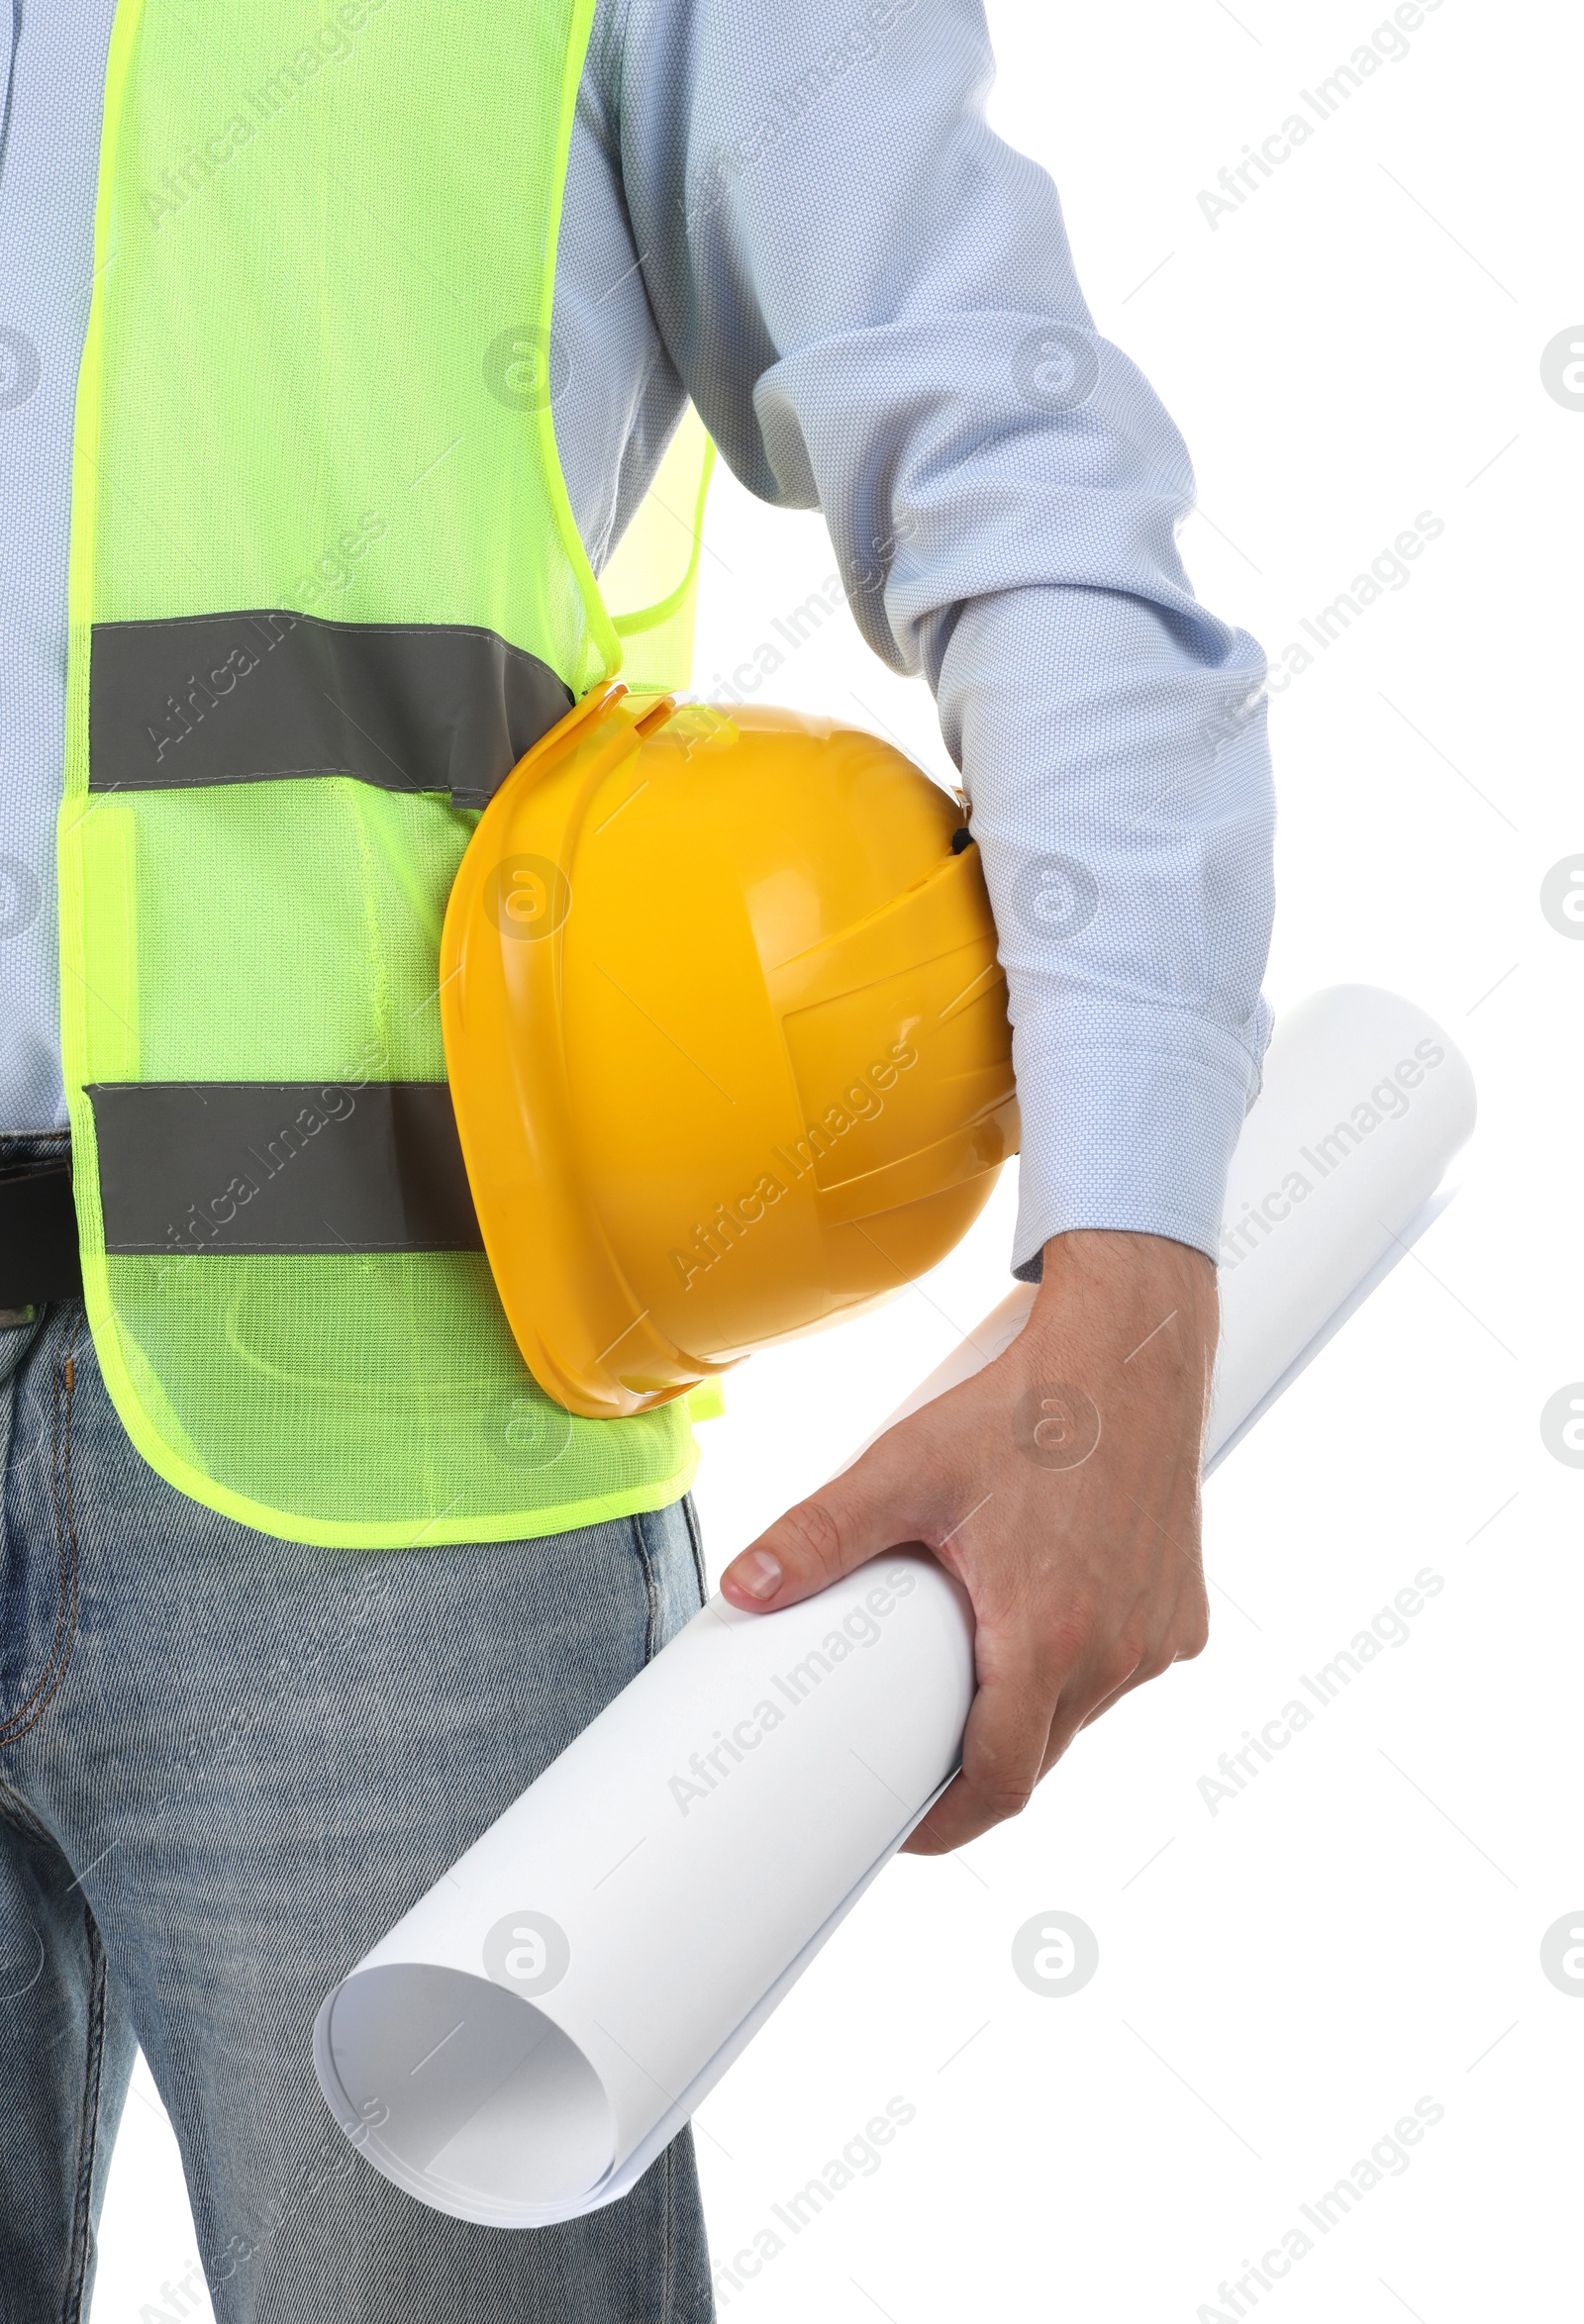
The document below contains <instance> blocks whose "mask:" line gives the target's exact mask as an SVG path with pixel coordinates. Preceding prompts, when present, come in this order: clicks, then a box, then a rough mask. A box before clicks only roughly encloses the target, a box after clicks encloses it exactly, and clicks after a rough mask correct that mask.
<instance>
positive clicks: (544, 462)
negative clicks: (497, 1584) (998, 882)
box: [60, 0, 694, 1545]
mask: <svg viewBox="0 0 1584 2324" xmlns="http://www.w3.org/2000/svg"><path fill="white" fill-rule="evenodd" d="M590 14H591V0H531V4H530V5H523V4H522V0H512V4H507V0H499V4H497V5H493V6H479V7H474V8H470V9H468V10H466V11H461V12H455V13H450V12H447V13H445V14H442V13H440V12H437V11H435V10H433V9H430V8H427V7H421V6H419V5H418V0H366V4H365V0H354V4H353V5H351V6H348V7H343V8H340V9H338V10H336V11H335V12H334V13H333V15H331V14H325V13H322V12H321V10H320V9H319V8H318V7H317V6H303V5H298V4H287V0H211V4H209V5H206V8H205V10H204V18H203V29H202V37H201V38H194V36H193V32H192V28H191V25H190V23H189V22H188V21H187V20H186V18H185V16H184V15H178V14H175V13H173V12H172V11H171V10H169V9H168V8H166V7H165V6H163V5H150V6H149V7H148V8H143V7H141V6H140V5H137V4H136V0H134V4H130V5H129V0H123V4H122V6H121V8H120V9H119V11H118V15H117V19H116V25H115V30H114V34H113V38H112V44H111V55H110V65H109V72H108V80H107V98H106V107H105V128H104V140H103V151H102V155H101V170H100V198H99V211H98V220H97V229H96V240H97V248H96V264H95V292H94V302H93V310H92V315H91V320H90V327H89V334H88V341H87V347H86V351H85V354H84V359H83V369H82V375H81V380H80V383H79V391H78V416H77V439H76V458H75V466H74V478H73V515H72V567H71V613H72V631H71V661H70V669H69V676H68V704H69V708H68V746H67V795H66V801H65V805H64V807H63V810H62V818H61V844H60V875H61V943H62V1014H63V1020H64V1024H63V1030H64V1048H65V1062H66V1074H67V1083H68V1098H69V1101H70V1106H71V1117H72V1129H73V1142H74V1153H75V1175H76V1184H77V1193H78V1204H79V1214H80V1218H81V1224H82V1236H83V1266H84V1281H85V1287H86V1293H87V1300H88V1307H89V1313H90V1319H91V1321H92V1323H93V1327H94V1331H95V1338H96V1344H97V1347H98V1349H99V1353H100V1357H101V1362H102V1364H103V1369H104V1373H105V1377H106V1380H107V1382H108V1384H109V1386H110V1390H111V1394H112V1396H113V1397H114V1399H115V1401H116V1404H117V1407H118V1409H119V1411H120V1413H121V1416H122V1418H123V1420H124V1421H125V1422H126V1425H127V1427H128V1429H129V1431H130V1433H131V1434H132V1436H133V1439H134V1441H135V1442H136V1443H137V1445H138V1446H139V1448H140V1450H141V1451H142V1452H143V1453H144V1454H145V1456H146V1457H147V1458H148V1460H149V1461H150V1462H151V1463H152V1465H153V1466H154V1467H155V1468H156V1469H157V1470H159V1472H160V1473H161V1474H162V1475H163V1476H165V1477H166V1478H168V1479H169V1480H170V1482H172V1483H173V1484H175V1485H177V1486H178V1487H180V1488H181V1489H182V1490H183V1491H186V1492H188V1493H190V1494H192V1495H193V1496H194V1497H195V1498H197V1499H199V1500H201V1501H205V1502H207V1503H209V1504H210V1505H211V1506H214V1507H216V1508H219V1509H222V1510H224V1511H226V1512H227V1513H228V1514H230V1515H233V1516H235V1517H238V1518H240V1519H242V1520H243V1521H245V1522H248V1523H252V1524H255V1525H259V1526H261V1527H263V1528H264V1529H266V1530H270V1531H273V1532H276V1533H279V1534H282V1535H284V1536H286V1537H288V1538H294V1539H302V1540H312V1541H324V1542H346V1543H365V1544H369V1545H373V1544H379V1543H398V1542H418V1541H422V1542H444V1541H447V1540H477V1539H498V1538H507V1537H510V1536H513V1535H516V1534H523V1533H534V1532H541V1531H547V1530H551V1529H555V1528H558V1527H561V1526H564V1525H568V1524H574V1523H578V1522H583V1521H586V1520H589V1519H591V1518H594V1517H598V1516H604V1515H612V1514H617V1513H620V1512H623V1511H627V1510H633V1509H638V1508H644V1507H652V1506H655V1505H658V1504H659V1503H661V1502H663V1501H666V1500H669V1499H671V1498H673V1497H674V1495H675V1494H677V1493H678V1492H680V1491H682V1490H683V1489H684V1488H685V1487H686V1485H687V1483H688V1481H689V1479H690V1477H691V1474H692V1466H693V1459H694V1455H693V1449H692V1444H691V1436H690V1432H689V1429H688V1425H687V1419H686V1414H685V1410H684V1407H683V1405H682V1404H680V1403H678V1404H673V1405H670V1406H667V1407H666V1408H665V1409H663V1410H662V1411H660V1412H657V1413H653V1414H650V1415H645V1416H644V1417H643V1418H640V1419H637V1420H630V1421H606V1422H589V1421H580V1420H574V1419H571V1418H570V1417H569V1416H568V1415H566V1414H564V1413H562V1412H561V1411H560V1410H559V1408H558V1407H556V1406H554V1405H552V1404H550V1403H549V1402H548V1400H547V1399H545V1397H544V1396H543V1394H542V1393H541V1392H540V1390H539V1389H538V1388H537V1386H536V1385H535V1383H534V1382H533V1380H532V1378H531V1377H530V1375H529V1374H528V1372H527V1370H526V1368H525V1366H524V1365H523V1363H522V1360H521V1358H520V1356H519V1355H518V1354H517V1351H516V1348H515V1346H514V1345H513V1343H512V1341H511V1339H510V1336H509V1333H508V1331H507V1328H506V1325H505V1321H504V1318H503V1316H502V1314H501V1310H500V1307H499V1304H498V1302H497V1300H496V1298H495V1295H494V1291H493V1287H492V1285H491V1283H490V1280H489V1276H488V1272H487V1268H486V1266H485V1262H484V1261H483V1259H482V1258H481V1257H473V1256H469V1255H467V1254H441V1253H403V1254H388V1253H381V1254H377V1255H366V1256H359V1255H353V1254H348V1255H347V1257H346V1258H334V1257H332V1258H320V1257H306V1256H292V1257H256V1256H237V1255H216V1256H203V1257H183V1256H180V1255H179V1254H177V1255H171V1256H165V1257H150V1258H144V1257H137V1258H129V1257H122V1256H109V1257H107V1255H106V1253H105V1250H104V1243H103V1231H102V1224H101V1219H100V1210H99V1200H98V1158H97V1152H96V1148H95V1140H94V1121H93V1114H92V1111H91V1107H90V1105H89V1103H88V1102H87V1100H86V1099H85V1097H84V1094H83V1092H84V1086H85V1085H87V1084H90V1083H93V1082H95V1081H115V1080H147V1081H170V1080H183V1081H185V1080H190V1081H193V1082H196V1083H199V1084H202V1083H203V1082H204V1081H205V1080H252V1079H258V1080H275V1079H278V1080H282V1081H288V1080H293V1079H305V1078H317V1077H324V1078H326V1079H331V1080H338V1079H339V1080H356V1079H358V1078H359V1077H363V1078H370V1079H375V1080H379V1079H397V1080H399V1079H416V1080H426V1079H427V1080H435V1081H439V1080H442V1079H444V1076H445V1062H444V1057H443V1054H442V1049H441V1037H440V1027H439V1015H438V1009H437V1007H436V995H435V987H436V969H435V962H436V955H437V947H438V941H439V933H440V927H441V920H442V917H443V915H444V911H445V905H446V895H447V892H448V890H449V886H450V882H451V879H452V877H453V875H454V872H455V868H456V864H457V861H458V859H459V856H460V853H461V850H462V848H463V846H464V845H465V844H466V840H467V836H468V832H469V829H470V827H471V823H472V820H473V819H472V818H471V817H469V816H467V815H464V814H461V813H459V812H457V811H456V810H454V809H453V808H452V807H451V806H450V804H449V802H448V800H447V799H446V798H445V797H443V796H441V795H438V794H423V795H417V796H414V795H406V796H403V795H396V794H388V793H385V792H382V791H378V790H375V789H372V788H370V787H369V786H366V785H362V784H359V783H357V782H354V781H351V780H349V779H347V778H338V777H319V778H315V777H310V778H308V779H303V780H294V781H283V780H269V779H264V780H259V781H255V782H247V783H240V784H236V785H228V786H223V787H218V788H215V789H213V790H170V791H162V792H148V793H140V794H135V795H134V794H128V795H124V796H114V795H109V796H107V795H104V794H92V795H90V793H89V790H88V782H89V764H88V721H87V707H88V702H87V683H88V657H89V650H90V635H91V626H92V625H93V624H94V623H95V622H109V621H154V620H162V619H169V618H172V617H177V616H183V615H190V614H205V613H213V612H216V611H229V610H239V609H245V608H260V607H282V608H286V609H289V610H292V611H296V612H300V613H305V614H314V615H318V616H321V617H326V618H331V619H334V620H337V621H347V622H378V623H391V622H423V623H461V624H468V625H475V626H479V627H483V628H487V629H493V630H495V631H497V632H498V633H499V634H500V635H502V636H503V637H505V638H507V639H508V640H509V641H510V642H511V643H512V644H514V645H516V646H519V647H522V648H524V649H526V650H527V651H529V652H532V653H535V654H537V655H539V656H540V658H541V659H542V660H544V661H545V662H546V663H547V664H548V665H549V666H550V667H551V668H552V669H554V670H555V671H556V672H557V674H558V675H559V676H560V677H561V678H562V679H563V680H564V681H565V682H566V684H567V685H568V687H569V688H570V689H571V690H572V692H574V693H577V692H580V691H581V690H583V689H584V688H586V687H587V686H588V685H589V684H591V683H592V682H594V681H595V680H596V679H597V678H599V677H600V676H601V675H602V674H604V673H605V672H607V671H609V670H610V669H611V668H612V667H613V666H614V664H615V662H616V659H617V656H618V652H619V647H618V645H617V641H616V637H615V633H614V631H613V629H612V628H611V625H610V623H609V619H608V617H607V616H606V614H605V611H604V608H603V606H602V604H601V602H600V599H599V595H598V593H597V591H596V589H595V587H594V583H593V579H592V576H591V574H590V573H589V570H588V566H587V561H586V559H585V558H584V556H583V553H582V550H581V547H580V545H579V543H578V540H577V536H576V533H575V529H574V527H573V525H572V521H571V517H570V512H569V510H568V508H567V504H566V495H565V489H564V485H563V483H562V480H561V476H560V470H559V466H558V463H557V461H556V458H555V454H554V444H553V436H552V434H551V431H550V422H549V407H548V400H547V395H545V394H544V393H538V392H536V391H535V380H536V369H535V364H534V361H533V359H532V349H533V346H534V345H535V344H536V343H537V344H540V345H545V346H547V343H548V340H547V332H548V321H549V312H550V295H551V273H552V265H551V261H552V256H553V250H554V242H555V233H556V227H557V223H558V213H559V202H560V190H561V184H562V179H563V176H564V170H565V154H566V144H567V138H568V134H569V128H570V119H571V106H572V102H573V98H574V96H575V91H576V84H577V78H578V73H579V70H580V66H581V58H582V52H583V48H584V46H585V44H586V40H587V34H588V21H589V16H590ZM245 133H246V134H245ZM536 335H538V336H537V339H536ZM525 347H526V348H527V350H528V352H527V355H526V356H525ZM541 384H545V383H544V382H542V383H541ZM353 539H355V540H356V541H357V542H358V543H360V546H359V549H358V552H357V553H356V554H355V555H354V554H353V553H352V551H351V549H350V548H349V547H348V546H347V543H348V541H350V540H353ZM260 772H261V774H263V775H264V776H266V777H267V775H268V773H269V770H268V769H267V768H265V769H261V770H260Z"/></svg>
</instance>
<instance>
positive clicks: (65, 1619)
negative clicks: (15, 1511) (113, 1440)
mask: <svg viewBox="0 0 1584 2324" xmlns="http://www.w3.org/2000/svg"><path fill="white" fill-rule="evenodd" d="M86 1319H87V1318H86V1315H85V1313H84V1311H83V1310H82V1309H81V1308H80V1307H79V1309H78V1310H77V1313H76V1315H75V1317H74V1318H73V1321H72V1326H71V1337H70V1338H69V1340H68V1341H67V1342H66V1353H65V1359H64V1362H63V1364H62V1365H60V1366H51V1368H50V1388H51V1399H50V1424H49V1466H50V1475H49V1484H50V1500H51V1502H52V1506H53V1514H54V1520H55V1543H56V1548H57V1551H58V1556H59V1563H60V1582H59V1590H60V1597H59V1603H58V1605H57V1608H56V1611H55V1635H54V1643H53V1644H52V1645H51V1647H50V1649H49V1662H48V1663H47V1664H46V1666H45V1669H44V1672H43V1675H42V1676H41V1677H40V1678H39V1680H38V1681H37V1682H36V1684H35V1685H34V1688H33V1690H32V1692H31V1693H30V1694H29V1695H27V1696H26V1697H25V1698H24V1699H23V1701H22V1702H20V1703H19V1704H18V1706H17V1708H16V1709H15V1710H14V1711H13V1712H12V1713H11V1716H10V1717H9V1718H8V1719H7V1720H5V1721H4V1722H3V1723H0V1747H4V1746H6V1745H8V1744H12V1743H17V1742H20V1741H21V1739H22V1737H23V1736H24V1735H25V1734H27V1732H28V1730H29V1728H30V1727H33V1726H36V1725H37V1724H38V1722H39V1720H40V1719H41V1718H42V1717H43V1716H44V1713H45V1712H46V1710H48V1708H49V1703H50V1700H51V1698H52V1697H53V1695H54V1694H55V1691H56V1689H57V1688H58V1687H59V1685H60V1682H61V1680H62V1679H63V1678H64V1677H65V1675H66V1665H67V1663H68V1662H69V1661H70V1660H71V1648H72V1644H73V1642H74V1640H75V1637H76V1629H77V1528H76V1520H75V1518H74V1516H73V1513H72V1507H71V1400H72V1394H73V1391H74V1388H75V1384H76V1374H75V1362H74V1357H75V1351H76V1346H77V1340H78V1337H79V1335H80V1333H81V1330H82V1325H83V1323H84V1322H85V1321H86ZM62 1383H63V1384H64V1387H65V1392H66V1396H65V1414H64V1422H63V1423H62V1416H61V1410H60V1391H61V1386H62ZM62 1446H63V1448H64V1456H65V1457H64V1462H63V1463H62V1458H61V1454H62ZM62 1481H63V1484H64V1493H63V1495H62ZM62 1503H63V1507H64V1522H62ZM30 1712H31V1714H32V1715H31V1716H29V1715H26V1714H28V1713H30Z"/></svg>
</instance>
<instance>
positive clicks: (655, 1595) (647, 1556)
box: [628, 1513, 660, 1664]
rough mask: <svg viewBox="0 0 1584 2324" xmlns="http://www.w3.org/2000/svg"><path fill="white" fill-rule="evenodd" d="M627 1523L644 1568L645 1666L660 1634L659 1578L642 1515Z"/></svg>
mask: <svg viewBox="0 0 1584 2324" xmlns="http://www.w3.org/2000/svg"><path fill="white" fill-rule="evenodd" d="M628 1523H629V1524H630V1525H631V1526H632V1528H633V1539H634V1540H635V1542H636V1543H637V1544H638V1555H639V1563H640V1564H641V1565H642V1567H643V1568H644V1592H645V1594H646V1596H647V1599H648V1610H647V1615H646V1619H645V1626H644V1663H645V1664H648V1663H651V1662H652V1661H653V1660H654V1648H655V1641H656V1639H657V1638H658V1637H659V1634H660V1583H659V1576H658V1574H657V1573H656V1572H655V1568H654V1559H653V1556H652V1554H651V1552H650V1549H649V1538H648V1529H647V1527H646V1526H645V1524H644V1518H643V1515H642V1513H641V1514H639V1515H637V1516H633V1517H630V1518H629V1519H628Z"/></svg>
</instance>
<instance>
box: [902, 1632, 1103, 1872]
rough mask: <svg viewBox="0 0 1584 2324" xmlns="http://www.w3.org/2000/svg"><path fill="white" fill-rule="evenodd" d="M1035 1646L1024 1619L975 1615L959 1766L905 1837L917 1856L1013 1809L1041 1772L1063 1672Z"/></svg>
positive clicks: (952, 1843)
mask: <svg viewBox="0 0 1584 2324" xmlns="http://www.w3.org/2000/svg"><path fill="white" fill-rule="evenodd" d="M1062 1652H1063V1649H1062V1647H1061V1646H1060V1644H1059V1643H1058V1644H1057V1647H1056V1656H1055V1657H1054V1658H1052V1657H1048V1656H1042V1655H1041V1654H1039V1652H1037V1651H1036V1649H1035V1647H1034V1644H1033V1637H1032V1633H1031V1629H1030V1626H1029V1624H1028V1623H1027V1622H1026V1621H1023V1620H1020V1619H1018V1618H1017V1617H1010V1618H1008V1617H1002V1618H1001V1619H999V1620H989V1619H986V1618H985V1617H984V1616H983V1615H981V1617H980V1622H979V1628H978V1632H977V1634H976V1636H975V1639H974V1662H975V1665H976V1675H977V1678H978V1682H979V1690H978V1693H977V1694H976V1695H975V1696H974V1698H973V1707H972V1709H971V1710H970V1711H969V1713H968V1724H967V1726H966V1728H965V1729H964V1731H963V1737H962V1772H961V1774H960V1775H959V1776H958V1777H957V1779H956V1781H955V1783H953V1784H952V1785H951V1787H950V1789H949V1790H948V1791H943V1792H942V1793H941V1795H940V1798H939V1799H938V1800H937V1801H936V1803H935V1805H934V1807H933V1808H932V1809H931V1810H930V1813H929V1815H928V1816H927V1817H926V1818H925V1820H924V1822H923V1823H922V1824H920V1825H919V1827H918V1829H917V1831H916V1832H915V1833H914V1834H913V1836H912V1838H911V1839H910V1840H909V1841H908V1843H907V1845H908V1848H909V1850H910V1851H911V1852H912V1853H913V1854H914V1855H916V1856H929V1855H939V1854H940V1853H941V1852H943V1851H944V1850H945V1849H948V1848H960V1847H961V1846H962V1845H963V1843H964V1842H965V1841H967V1840H972V1839H976V1838H977V1837H978V1835H979V1833H980V1832H986V1831H988V1830H989V1829H990V1826H991V1825H992V1824H997V1823H1001V1822H1003V1821H1004V1820H1005V1818H1006V1817H1008V1816H1012V1815H1017V1814H1019V1813H1020V1812H1021V1810H1022V1809H1023V1808H1024V1807H1025V1806H1026V1805H1027V1803H1028V1800H1029V1796H1030V1794H1031V1792H1032V1791H1034V1788H1035V1786H1036V1784H1037V1783H1038V1782H1039V1778H1040V1776H1041V1775H1042V1774H1043V1773H1044V1761H1045V1751H1046V1745H1047V1741H1048V1738H1049V1734H1050V1723H1051V1719H1052V1717H1053V1715H1054V1713H1055V1710H1056V1706H1057V1704H1058V1702H1059V1701H1060V1700H1061V1699H1062V1684H1063V1679H1064V1677H1065V1671H1064V1669H1063V1667H1062V1664H1061V1661H1060V1659H1059V1658H1060V1657H1061V1655H1062Z"/></svg>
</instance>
